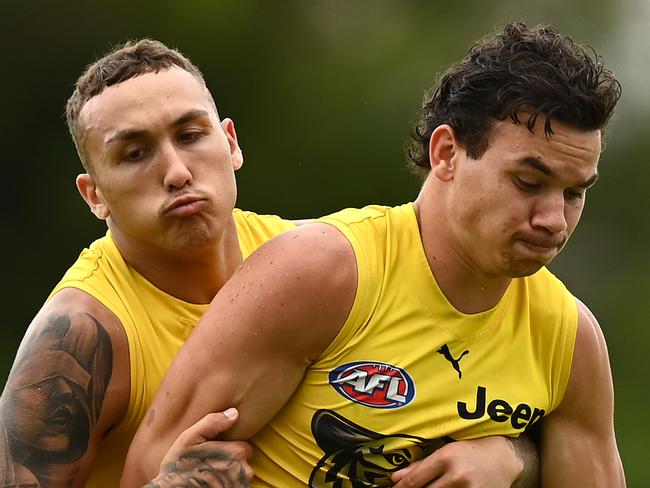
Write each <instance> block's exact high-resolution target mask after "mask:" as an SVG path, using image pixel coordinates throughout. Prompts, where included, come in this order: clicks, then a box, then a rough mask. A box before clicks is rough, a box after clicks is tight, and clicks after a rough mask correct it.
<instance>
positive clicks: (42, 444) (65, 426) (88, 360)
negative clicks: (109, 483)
mask: <svg viewBox="0 0 650 488" xmlns="http://www.w3.org/2000/svg"><path fill="white" fill-rule="evenodd" d="M116 358H118V359H120V360H121V364H122V365H124V364H125V363H126V364H127V365H128V350H127V349H126V338H125V337H124V332H123V329H122V327H121V325H120V324H119V322H118V321H117V319H116V318H115V316H114V315H113V314H112V313H110V312H109V311H108V310H107V309H106V308H105V307H103V306H102V305H101V304H99V302H97V301H96V300H95V299H94V298H92V297H90V296H88V295H87V294H85V293H83V292H81V291H79V290H74V289H66V290H63V291H61V292H60V293H59V294H57V295H56V296H55V297H54V298H53V299H52V300H51V301H49V302H48V303H47V304H46V305H45V306H44V307H43V309H42V310H41V311H40V312H39V314H38V315H37V316H36V318H35V319H34V321H33V322H32V324H31V325H30V327H29V329H28V331H27V334H26V335H25V338H24V339H23V342H22V344H21V346H20V349H19V351H18V354H17V356H16V359H15V361H14V365H13V367H12V370H11V373H10V375H9V378H8V380H7V384H6V386H5V389H4V392H3V394H2V397H1V398H0V433H1V436H0V481H2V484H1V486H8V487H12V486H16V487H17V486H42V487H58V486H82V484H83V482H84V481H85V479H86V477H87V476H88V472H89V469H90V467H91V463H92V461H93V459H94V457H95V453H96V450H97V447H98V445H99V443H100V441H101V437H102V434H103V433H104V432H105V431H106V430H108V428H109V427H110V425H112V423H113V422H114V421H115V420H116V419H117V418H118V417H119V415H121V413H122V411H123V409H124V408H125V407H126V402H127V401H128V397H125V394H128V393H127V392H128V382H127V383H126V388H125V387H124V384H123V383H124V379H125V378H126V380H127V381H128V366H127V367H126V368H124V367H123V366H120V367H117V368H114V363H115V362H116V361H115V359H116ZM114 373H115V378H114ZM118 378H119V379H118ZM109 391H110V393H111V394H110V395H108V392H109Z"/></svg>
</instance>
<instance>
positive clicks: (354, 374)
mask: <svg viewBox="0 0 650 488" xmlns="http://www.w3.org/2000/svg"><path fill="white" fill-rule="evenodd" d="M329 382H330V385H332V387H333V388H334V389H335V390H336V391H338V392H339V393H340V394H341V395H343V396H344V397H345V398H348V399H350V400H352V401H353V402H356V403H360V404H361V405H365V406H366V407H374V408H400V407H403V406H405V405H408V404H409V403H411V401H412V400H413V398H415V384H414V383H413V380H412V379H411V377H410V376H409V374H408V373H407V372H406V371H404V370H403V369H402V368H398V367H397V366H393V365H391V364H386V363H378V362H373V361H356V362H353V363H347V364H344V365H342V366H339V367H338V368H336V369H334V370H332V371H330V374H329Z"/></svg>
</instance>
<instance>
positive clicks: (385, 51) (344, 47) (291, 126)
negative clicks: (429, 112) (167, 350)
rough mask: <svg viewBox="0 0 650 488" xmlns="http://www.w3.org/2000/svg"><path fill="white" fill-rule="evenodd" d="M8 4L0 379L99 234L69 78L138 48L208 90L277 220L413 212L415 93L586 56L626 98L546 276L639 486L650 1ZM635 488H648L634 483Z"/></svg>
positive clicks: (252, 185) (0, 23)
mask: <svg viewBox="0 0 650 488" xmlns="http://www.w3.org/2000/svg"><path fill="white" fill-rule="evenodd" d="M525 4H526V2H522V1H521V0H519V1H517V0H493V1H492V2H485V1H478V0H476V1H474V0H459V1H457V2H437V1H428V2H425V1H407V0H403V1H395V0H393V1H390V0H376V1H355V2H353V1H340V0H330V1H325V0H311V1H307V0H304V1H298V0H295V1H281V0H279V1H270V0H269V1H261V0H255V1H245V0H241V1H212V2H208V1H198V0H186V1H184V2H177V1H176V2H175V1H169V0H158V1H140V2H137V1H135V0H132V1H131V2H126V1H124V2H122V1H113V2H101V3H100V2H90V1H66V2H63V1H54V0H52V1H45V0H42V1H33V0H32V1H30V0H25V1H20V2H18V1H13V0H10V1H6V0H5V1H3V2H2V7H1V9H0V12H1V15H0V38H1V40H2V46H4V48H3V52H2V55H1V56H2V57H1V61H0V63H1V64H0V66H1V68H0V69H1V71H2V76H1V77H0V88H1V90H0V93H1V98H0V101H1V105H0V107H1V108H2V117H0V124H1V126H0V127H1V132H0V134H2V138H1V140H2V151H1V152H0V154H1V158H2V167H1V169H0V172H1V173H2V174H3V175H4V176H3V181H4V184H3V191H2V192H0V194H1V195H0V198H1V199H2V205H1V208H2V212H1V213H0V229H1V232H2V239H0V242H1V245H2V251H3V254H4V255H5V257H6V261H5V264H4V265H3V267H4V269H5V271H6V278H5V280H4V283H3V285H2V286H3V293H2V294H1V300H2V308H3V309H4V310H5V311H6V312H7V315H6V316H5V319H4V324H3V326H2V329H1V334H2V341H1V342H0V380H1V381H2V384H4V381H5V379H6V376H7V374H8V371H9V368H10V366H11V362H12V359H13V356H14V354H15V351H16V349H17V347H18V344H19V341H20V338H21V337H22V334H23V332H24V330H25V328H26V327H27V325H28V324H29V322H30V320H31V319H32V317H33V316H34V314H35V313H36V311H37V310H38V309H39V307H40V306H41V304H42V302H43V300H44V299H45V298H46V297H47V294H48V292H49V290H50V289H51V287H52V286H53V285H54V284H55V283H56V282H57V280H58V279H59V278H60V276H61V275H62V273H63V272H64V271H65V269H66V268H67V267H68V266H69V265H70V264H71V263H72V262H73V261H74V259H75V258H76V256H77V254H78V253H79V251H80V250H81V249H82V248H83V247H84V246H85V245H87V244H88V243H89V242H90V241H91V240H93V239H94V238H96V237H97V236H99V235H101V234H102V233H103V232H104V226H103V224H102V223H101V222H99V221H96V220H95V219H94V218H93V217H92V215H91V214H90V212H89V211H88V210H87V208H86V206H85V204H83V202H82V200H81V199H80V198H79V196H78V194H77V192H76V189H75V185H74V178H75V176H76V174H77V173H78V172H80V170H81V166H80V164H79V163H78V160H77V156H76V153H75V151H74V148H73V145H72V143H71V142H70V140H69V137H68V134H67V131H66V127H65V123H64V120H63V117H62V113H63V108H64V104H65V100H66V99H67V97H68V96H69V95H70V93H71V89H72V85H73V83H74V81H75V79H76V77H77V76H78V75H79V73H80V72H81V70H82V69H83V68H84V66H85V65H86V64H87V63H89V62H91V61H93V60H94V59H95V58H96V57H97V56H99V55H101V54H103V53H104V52H105V51H106V50H107V49H108V48H109V47H110V46H111V45H113V44H115V43H118V42H121V41H123V40H126V39H128V38H140V37H143V36H151V37H155V38H158V39H160V40H162V41H164V42H166V43H167V44H169V45H172V46H175V47H178V48H179V49H180V50H182V51H183V52H185V53H186V54H187V55H189V56H190V58H191V59H192V60H193V61H194V62H195V63H196V64H198V66H199V67H200V68H201V69H202V70H203V71H204V74H205V78H206V81H207V83H208V86H209V87H210V89H211V90H212V92H213V94H214V98H215V100H216V103H217V106H218V107H219V110H220V114H221V115H222V116H228V117H231V118H233V119H234V120H235V122H236V125H237V131H238V135H239V140H240V143H241V146H242V147H243V150H244V155H245V166H244V168H242V170H241V171H240V172H239V174H238V182H239V187H240V194H239V204H238V205H239V206H240V207H241V208H245V209H250V210H256V211H261V212H268V213H279V214H281V215H283V216H285V217H292V218H301V217H309V216H318V215H321V214H325V213H328V212H330V211H334V210H337V209H339V208H342V207H345V206H359V205H364V204H366V203H385V204H396V203H401V202H404V201H407V200H412V199H413V198H414V197H415V195H416V194H417V191H418V186H419V182H418V180H417V179H416V178H415V177H413V176H411V175H410V174H409V172H408V171H407V170H406V169H405V167H404V164H403V163H404V156H403V145H404V142H405V141H406V139H407V138H408V133H409V129H410V126H411V125H412V123H413V122H414V121H415V119H416V117H417V109H418V106H419V104H420V101H421V97H422V93H423V91H424V90H425V89H426V88H428V87H429V86H430V85H431V84H432V83H433V82H434V81H435V79H436V78H437V75H439V74H440V73H441V72H442V71H443V70H444V69H445V68H446V66H447V65H448V64H449V63H451V62H453V61H455V60H457V59H459V58H460V57H462V56H463V55H464V53H465V52H466V50H467V47H468V46H469V45H470V44H471V43H472V42H473V41H475V40H476V39H478V38H479V37H482V36H483V35H484V34H487V33H491V32H494V31H495V30H496V29H499V28H501V27H502V26H503V24H504V23H506V22H508V21H511V20H521V21H525V22H527V23H528V24H536V23H550V24H551V25H553V26H555V27H556V28H558V29H559V30H560V31H562V32H564V33H566V34H569V35H571V36H572V37H573V38H574V39H575V40H577V41H579V42H581V43H586V44H590V45H592V46H593V47H594V48H595V49H596V50H597V51H598V52H599V53H601V54H602V55H603V56H604V58H605V60H606V62H607V64H608V65H609V66H610V67H611V68H613V69H614V70H615V72H616V73H617V74H618V77H619V79H620V80H621V82H622V84H623V89H624V97H623V100H622V102H621V104H620V106H619V109H618V112H617V114H616V116H615V118H614V120H613V122H612V124H611V127H610V130H609V134H608V140H607V148H606V150H605V152H604V154H603V157H602V159H601V167H600V171H601V180H600V181H599V183H598V185H597V186H596V187H595V188H594V189H593V190H590V193H589V198H588V200H589V201H588V204H587V208H586V210H585V213H584V216H583V220H582V224H581V227H580V228H579V229H578V232H577V233H576V235H575V236H574V238H573V240H572V242H571V243H570V244H569V246H568V247H567V249H566V250H565V252H564V253H563V255H562V256H561V257H560V258H558V259H557V260H556V261H555V262H554V263H553V265H552V268H553V270H554V271H555V272H556V273H557V274H558V275H560V276H561V277H562V278H563V279H564V281H565V282H566V283H567V284H568V285H569V287H570V288H571V289H572V290H573V291H574V293H575V294H576V295H578V296H580V297H581V298H582V299H583V300H584V301H585V302H586V303H587V304H588V305H589V306H590V307H591V308H592V310H593V311H594V312H595V313H596V315H597V316H598V317H599V319H600V322H601V324H602V327H603V329H604V332H605V335H606V337H607V340H608V344H609V349H610V356H611V361H612V368H613V373H614V380H615V387H616V395H617V404H616V427H617V432H618V440H619V446H620V451H621V455H622V457H623V462H624V464H625V467H626V473H627V477H628V483H629V486H631V487H643V486H649V484H648V480H650V476H648V474H647V472H648V471H649V469H648V467H647V464H648V462H647V460H648V459H649V458H650V441H649V440H648V439H649V438H650V435H649V434H650V428H649V427H648V424H646V422H645V421H644V420H643V419H644V418H645V417H644V415H645V414H644V412H646V413H647V411H648V410H647V405H648V402H649V401H650V394H649V393H648V388H647V383H648V380H649V379H650V375H649V373H650V365H649V363H650V361H649V359H648V358H649V357H650V353H649V348H650V330H649V329H648V328H646V327H648V318H649V317H650V314H649V310H650V307H649V305H648V304H649V302H650V278H649V274H650V257H649V256H650V253H649V252H648V241H649V238H648V237H649V234H650V218H649V210H650V206H649V205H648V194H649V191H648V187H649V183H650V178H649V176H650V165H649V164H648V161H647V159H648V155H649V154H650V117H649V114H650V94H649V93H648V88H647V85H648V82H649V80H650V68H649V65H650V54H649V53H650V0H574V1H573V2H566V1H563V0H545V1H539V2H536V3H535V4H533V3H532V2H530V3H529V5H528V6H527V5H525ZM644 481H645V482H644Z"/></svg>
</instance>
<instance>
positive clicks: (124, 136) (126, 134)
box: [106, 129, 147, 144]
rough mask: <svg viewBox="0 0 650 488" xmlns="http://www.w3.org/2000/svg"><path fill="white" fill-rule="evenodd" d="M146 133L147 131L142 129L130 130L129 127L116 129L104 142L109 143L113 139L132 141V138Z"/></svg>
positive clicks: (113, 140)
mask: <svg viewBox="0 0 650 488" xmlns="http://www.w3.org/2000/svg"><path fill="white" fill-rule="evenodd" d="M146 133H147V131H144V130H131V129H125V130H120V131H117V132H116V133H115V134H113V135H112V136H111V137H109V138H108V139H106V144H111V143H113V142H115V141H132V140H134V139H138V138H140V137H142V136H144V135H145V134H146Z"/></svg>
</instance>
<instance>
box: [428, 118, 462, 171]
mask: <svg viewBox="0 0 650 488" xmlns="http://www.w3.org/2000/svg"><path fill="white" fill-rule="evenodd" d="M459 149H460V147H459V146H458V142H457V141H456V135H455V133H454V129H453V128H452V127H451V126H449V125H447V124H443V125H439V126H438V127H436V128H435V130H434V131H433V132H432V133H431V137H430V138H429V164H430V165H431V173H433V174H434V175H435V176H436V177H437V178H438V179H440V180H443V181H449V180H451V179H453V177H454V172H455V170H456V156H457V155H458V153H459Z"/></svg>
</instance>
